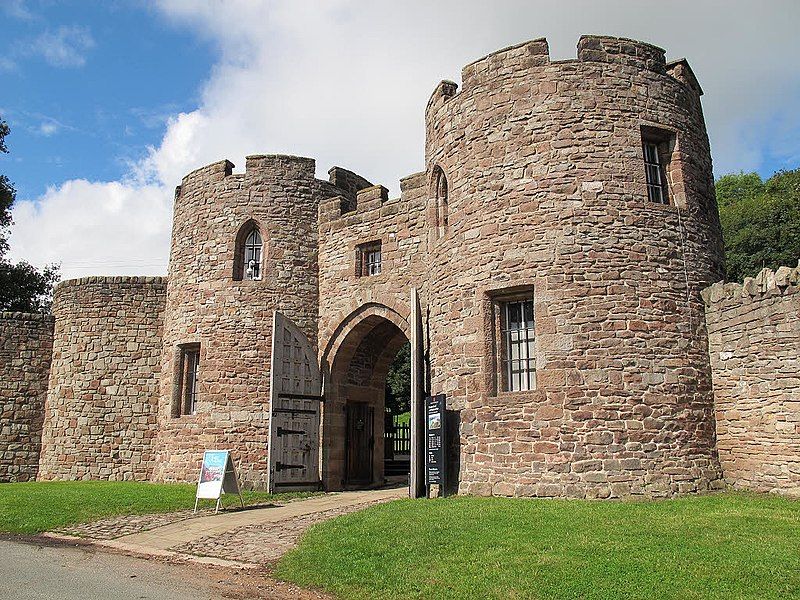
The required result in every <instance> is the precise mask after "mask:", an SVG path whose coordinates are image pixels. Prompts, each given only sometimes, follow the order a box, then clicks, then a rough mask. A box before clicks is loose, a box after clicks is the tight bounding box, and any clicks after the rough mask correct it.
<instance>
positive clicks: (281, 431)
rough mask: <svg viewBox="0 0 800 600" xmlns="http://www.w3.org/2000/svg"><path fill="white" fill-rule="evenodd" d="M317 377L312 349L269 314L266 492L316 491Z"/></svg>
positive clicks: (279, 318)
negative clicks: (269, 357) (268, 417)
mask: <svg viewBox="0 0 800 600" xmlns="http://www.w3.org/2000/svg"><path fill="white" fill-rule="evenodd" d="M321 390H322V377H321V375H320V371H319V365H318V364H317V353H316V349H315V348H314V347H313V346H312V345H311V344H310V343H309V341H308V338H306V336H305V334H303V332H302V331H301V330H300V329H299V328H298V327H297V325H295V324H294V323H293V322H292V321H291V320H290V319H289V318H287V317H286V316H284V315H283V314H281V313H279V312H278V311H275V315H274V318H273V329H272V362H271V371H270V419H269V429H270V436H269V490H270V491H271V492H274V491H282V490H317V489H320V488H321V487H322V480H321V478H320V470H319V455H320V426H319V425H320V404H321V402H322V401H323V397H322V395H321Z"/></svg>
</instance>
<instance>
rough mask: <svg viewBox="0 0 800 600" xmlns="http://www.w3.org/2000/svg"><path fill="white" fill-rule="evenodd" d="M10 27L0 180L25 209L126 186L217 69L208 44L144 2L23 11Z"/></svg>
mask: <svg viewBox="0 0 800 600" xmlns="http://www.w3.org/2000/svg"><path fill="white" fill-rule="evenodd" d="M0 14H2V13H0ZM3 17H4V18H3V20H4V21H5V23H6V25H5V26H4V27H3V31H4V35H3V42H2V43H3V45H4V47H2V48H0V52H2V55H3V56H5V57H6V58H5V61H4V63H3V64H0V80H1V81H2V82H3V83H2V86H1V87H0V89H2V91H0V114H2V116H3V117H4V118H5V119H6V120H7V121H8V122H9V124H10V125H11V128H12V135H11V136H10V137H9V138H8V140H7V142H8V143H9V144H10V147H11V151H12V153H11V154H10V156H8V157H7V158H6V159H4V161H5V162H4V163H3V172H5V173H7V174H8V175H9V176H10V177H11V178H12V179H13V181H14V182H15V185H16V188H17V190H18V194H19V197H20V198H21V199H31V198H36V197H38V196H40V195H42V194H43V193H44V192H45V190H46V188H47V186H50V185H58V184H60V183H61V182H63V181H66V180H69V179H75V178H87V179H90V180H103V181H106V180H115V179H119V178H121V177H123V176H124V175H125V174H126V172H127V170H128V167H129V165H130V163H132V162H135V161H138V160H141V159H142V157H143V156H144V155H145V153H146V148H147V147H148V146H152V145H156V144H158V142H159V141H160V140H161V138H162V136H163V135H164V130H165V128H166V124H167V118H168V117H169V115H171V114H177V113H179V112H181V111H188V110H191V109H193V108H195V107H196V106H197V105H198V101H199V98H198V90H199V88H200V85H201V83H202V81H203V80H204V79H205V78H206V77H207V76H208V73H209V71H210V69H211V66H212V65H213V62H214V48H213V46H212V44H211V43H210V42H209V41H208V40H203V39H200V38H199V37H198V36H197V35H195V34H193V33H192V32H190V31H188V30H186V29H185V28H184V29H181V28H178V27H177V26H175V25H174V24H171V23H168V22H166V21H165V19H164V18H163V16H162V15H159V14H158V13H157V12H156V11H155V10H153V9H152V8H149V7H148V6H147V5H146V4H144V3H141V2H87V1H85V0H83V1H76V0H73V1H68V2H67V1H65V2H45V3H40V4H39V3H28V4H27V5H25V4H22V3H18V4H16V6H13V5H12V6H11V7H9V8H8V9H7V11H6V13H5V14H4V15H3Z"/></svg>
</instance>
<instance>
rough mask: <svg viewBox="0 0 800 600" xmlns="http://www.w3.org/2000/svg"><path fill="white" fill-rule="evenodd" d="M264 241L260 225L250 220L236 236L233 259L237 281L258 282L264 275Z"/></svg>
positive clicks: (234, 274)
mask: <svg viewBox="0 0 800 600" xmlns="http://www.w3.org/2000/svg"><path fill="white" fill-rule="evenodd" d="M263 250H264V241H263V239H262V237H261V230H260V229H259V227H258V224H257V223H256V222H255V221H253V220H252V219H250V220H249V221H247V223H245V224H244V225H242V226H241V227H240V228H239V232H238V234H237V235H236V244H235V254H234V259H233V279H234V280H235V281H242V280H243V279H244V280H249V281H258V280H260V279H261V277H262V274H263V258H264V251H263Z"/></svg>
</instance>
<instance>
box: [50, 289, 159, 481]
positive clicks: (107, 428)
mask: <svg viewBox="0 0 800 600" xmlns="http://www.w3.org/2000/svg"><path fill="white" fill-rule="evenodd" d="M165 292H166V281H165V280H164V279H162V278H160V277H85V278H83V279H75V280H71V281H64V282H62V283H60V284H59V285H58V286H57V287H56V290H55V295H54V297H53V314H54V317H55V338H54V339H55V341H54V344H53V362H52V368H51V372H50V383H49V389H48V396H47V404H46V406H45V420H44V431H43V434H42V452H41V459H40V464H39V478H40V479H110V480H129V479H130V480H133V479H138V480H147V479H149V478H150V475H151V473H152V470H153V467H154V461H153V456H154V455H153V448H152V442H153V438H154V437H155V434H156V425H157V423H156V405H157V398H158V376H159V362H158V361H159V357H160V355H161V324H162V322H163V317H164V301H165Z"/></svg>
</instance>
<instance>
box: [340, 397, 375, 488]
mask: <svg viewBox="0 0 800 600" xmlns="http://www.w3.org/2000/svg"><path fill="white" fill-rule="evenodd" d="M346 407H347V429H346V432H347V434H346V437H345V449H346V454H347V457H346V463H347V471H346V476H345V481H346V483H347V484H348V485H368V484H370V483H372V458H373V456H372V455H373V448H374V446H375V434H374V432H375V421H374V419H375V412H374V410H373V408H372V407H371V406H370V405H368V404H366V403H365V402H349V403H347V404H346Z"/></svg>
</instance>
